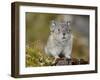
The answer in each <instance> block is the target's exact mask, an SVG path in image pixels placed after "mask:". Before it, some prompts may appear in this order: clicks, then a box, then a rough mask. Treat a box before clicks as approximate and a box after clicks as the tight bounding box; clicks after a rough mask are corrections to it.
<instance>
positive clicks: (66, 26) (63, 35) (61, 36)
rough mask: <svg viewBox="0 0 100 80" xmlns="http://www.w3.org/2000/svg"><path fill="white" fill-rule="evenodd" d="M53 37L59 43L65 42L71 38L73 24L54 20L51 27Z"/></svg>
mask: <svg viewBox="0 0 100 80" xmlns="http://www.w3.org/2000/svg"><path fill="white" fill-rule="evenodd" d="M50 31H51V35H52V36H53V37H54V39H56V40H58V41H65V40H68V39H70V37H71V22H70V21H67V22H64V21H62V22H58V21H54V20H52V22H51V26H50Z"/></svg>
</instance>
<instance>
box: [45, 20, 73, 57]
mask: <svg viewBox="0 0 100 80" xmlns="http://www.w3.org/2000/svg"><path fill="white" fill-rule="evenodd" d="M50 31H51V33H50V35H49V38H48V41H47V44H46V46H45V53H46V54H48V55H52V56H54V57H55V58H59V55H60V54H63V55H64V56H65V57H66V58H71V53H72V42H73V35H72V33H71V26H70V21H67V22H57V21H54V20H53V21H52V23H51V26H50Z"/></svg>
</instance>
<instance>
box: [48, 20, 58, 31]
mask: <svg viewBox="0 0 100 80" xmlns="http://www.w3.org/2000/svg"><path fill="white" fill-rule="evenodd" d="M56 25H57V24H56V21H54V20H52V21H51V25H50V31H51V32H53V31H54V30H55V28H56Z"/></svg>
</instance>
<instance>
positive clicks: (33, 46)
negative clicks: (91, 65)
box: [26, 12, 89, 67]
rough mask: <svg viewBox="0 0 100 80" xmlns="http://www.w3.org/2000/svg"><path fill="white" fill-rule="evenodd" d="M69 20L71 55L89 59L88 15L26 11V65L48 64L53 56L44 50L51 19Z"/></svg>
mask: <svg viewBox="0 0 100 80" xmlns="http://www.w3.org/2000/svg"><path fill="white" fill-rule="evenodd" d="M62 19H63V20H65V21H71V25H72V34H73V35H74V39H73V49H72V57H73V58H77V59H84V60H86V61H89V16H88V15H70V14H66V15H65V14H64V15H62V14H49V13H33V12H26V67H36V66H50V65H51V64H52V62H53V60H54V57H52V56H48V55H46V54H45V52H44V46H45V45H46V43H47V39H48V37H49V34H50V29H49V26H50V25H51V21H52V20H56V21H61V20H62Z"/></svg>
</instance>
